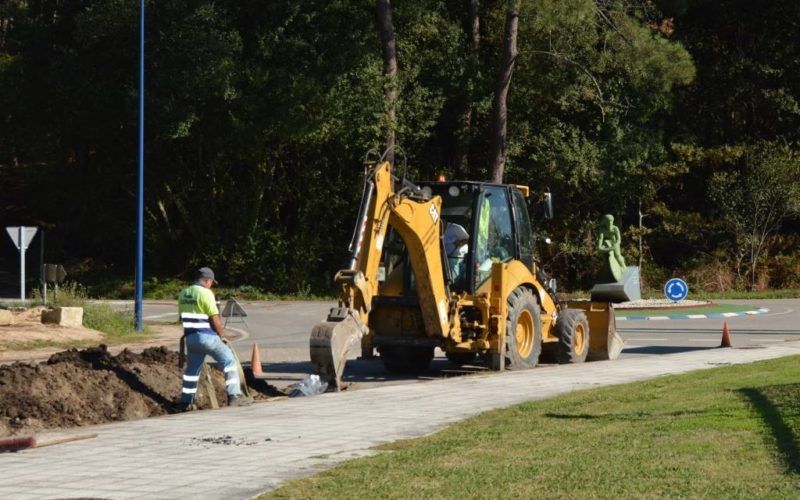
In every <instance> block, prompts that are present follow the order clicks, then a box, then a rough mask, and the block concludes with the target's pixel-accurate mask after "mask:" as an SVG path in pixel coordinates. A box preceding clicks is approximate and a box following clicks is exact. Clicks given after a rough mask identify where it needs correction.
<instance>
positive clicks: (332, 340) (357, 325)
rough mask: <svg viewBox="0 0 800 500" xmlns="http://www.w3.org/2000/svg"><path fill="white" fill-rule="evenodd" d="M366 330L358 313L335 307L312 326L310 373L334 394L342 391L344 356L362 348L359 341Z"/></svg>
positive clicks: (345, 361)
mask: <svg viewBox="0 0 800 500" xmlns="http://www.w3.org/2000/svg"><path fill="white" fill-rule="evenodd" d="M368 331H369V329H368V328H367V326H366V325H365V324H364V323H363V322H362V321H361V319H360V318H359V315H358V312H357V311H355V310H353V309H349V308H344V307H334V308H333V309H331V312H330V314H329V315H328V318H327V320H326V321H323V322H322V323H319V324H317V325H316V326H314V329H313V330H312V331H311V339H310V342H309V345H310V348H311V367H312V370H313V373H315V374H317V375H319V377H320V379H322V380H324V381H326V382H327V383H328V387H329V388H332V389H333V390H335V391H339V390H340V389H341V388H342V375H343V374H344V366H345V364H346V363H347V355H348V354H349V352H350V351H351V350H352V349H355V348H359V349H360V347H361V338H362V337H363V336H364V335H365V334H366V333H367V332H368Z"/></svg>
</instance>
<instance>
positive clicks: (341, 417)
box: [0, 343, 800, 499]
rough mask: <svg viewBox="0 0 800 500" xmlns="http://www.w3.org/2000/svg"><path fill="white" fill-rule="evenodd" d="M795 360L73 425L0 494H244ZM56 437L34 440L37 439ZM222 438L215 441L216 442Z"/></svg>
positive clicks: (622, 368)
mask: <svg viewBox="0 0 800 500" xmlns="http://www.w3.org/2000/svg"><path fill="white" fill-rule="evenodd" d="M793 354H800V343H786V344H780V345H773V346H768V347H764V348H751V349H709V350H701V351H693V352H687V353H681V354H673V355H665V356H659V357H647V358H630V359H625V360H617V361H612V362H595V363H587V364H583V365H563V366H550V367H542V368H537V369H535V370H529V371H523V372H506V373H502V374H490V375H476V376H467V377H458V378H451V379H447V380H437V381H432V382H428V383H420V384H408V385H395V386H389V387H381V388H376V389H371V390H362V391H354V392H350V393H348V392H344V393H341V394H326V395H322V396H316V397H313V398H297V399H290V400H285V401H279V402H273V403H264V404H257V405H253V406H250V407H246V408H227V409H222V410H218V411H203V412H196V413H190V414H183V415H173V416H167V417H161V418H153V419H148V420H139V421H135V422H124V423H116V424H109V425H104V426H95V427H92V428H82V429H76V430H73V431H70V432H69V434H70V435H76V434H85V433H87V432H96V433H97V434H98V435H99V436H98V437H97V438H95V439H91V440H86V441H77V442H73V443H69V444H63V445H58V446H53V447H48V448H39V449H31V450H25V451H22V452H18V453H9V454H0V497H2V498H56V497H57V498H70V497H73V498H74V497H84V498H85V497H93V498H226V499H227V498H248V497H251V496H253V495H257V494H258V493H261V492H263V491H265V490H268V489H271V488H274V487H276V486H277V485H279V484H280V483H282V482H284V481H286V480H288V479H292V478H296V477H300V476H305V475H309V474H313V473H315V472H317V471H319V470H322V469H324V468H326V467H329V466H331V465H333V464H335V463H336V462H339V461H342V460H346V459H348V458H351V457H357V456H363V455H367V454H370V453H371V451H370V448H371V447H374V446H376V445H378V444H381V443H385V442H390V441H395V440H398V439H403V438H410V437H415V436H421V435H425V434H430V433H432V432H434V431H436V430H438V429H441V428H442V427H444V426H445V425H447V424H449V423H452V422H456V421H458V420H461V419H463V418H465V417H467V416H470V415H474V414H476V413H479V412H482V411H486V410H490V409H494V408H501V407H506V406H509V405H512V404H515V403H519V402H523V401H529V400H535V399H543V398H547V397H550V396H555V395H557V394H562V393H566V392H570V391H575V390H580V389H588V388H592V387H597V386H602V385H611V384H620V383H625V382H632V381H636V380H645V379H650V378H655V377H658V376H661V375H669V374H675V373H683V372H687V371H691V370H699V369H705V368H712V367H715V366H720V365H724V364H739V363H748V362H752V361H757V360H763V359H771V358H777V357H782V356H789V355H793ZM50 437H56V435H55V434H54V435H50V436H41V437H40V438H41V439H47V438H50ZM219 438H224V439H219Z"/></svg>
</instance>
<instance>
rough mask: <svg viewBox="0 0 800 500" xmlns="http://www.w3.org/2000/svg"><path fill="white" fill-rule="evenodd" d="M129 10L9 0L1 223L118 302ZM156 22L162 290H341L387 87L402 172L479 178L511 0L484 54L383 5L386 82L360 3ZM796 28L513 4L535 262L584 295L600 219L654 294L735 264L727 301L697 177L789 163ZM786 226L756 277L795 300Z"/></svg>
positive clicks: (792, 13)
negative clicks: (215, 280)
mask: <svg viewBox="0 0 800 500" xmlns="http://www.w3.org/2000/svg"><path fill="white" fill-rule="evenodd" d="M138 5H139V3H138V1H134V0H88V1H85V2H77V3H76V2H44V3H42V2H23V1H20V0H10V1H6V2H3V3H2V4H0V88H2V89H3V92H2V93H0V184H2V186H3V210H1V211H0V223H3V224H5V225H13V224H19V223H20V221H26V222H24V223H26V224H29V225H37V226H40V227H43V228H45V229H47V231H48V240H47V241H48V248H47V256H46V260H48V261H50V262H64V263H66V264H67V265H68V268H69V269H68V270H69V271H70V274H71V275H72V276H73V277H75V278H76V279H78V280H79V281H81V282H82V283H90V284H93V285H101V284H103V283H105V286H104V287H103V286H95V287H93V288H92V294H93V295H96V294H102V295H106V296H111V295H116V296H125V297H129V296H130V293H131V289H130V287H129V283H126V281H127V280H129V277H130V276H132V275H133V269H132V267H131V265H132V263H133V259H132V248H133V247H134V245H133V239H134V236H135V234H134V231H133V227H134V214H135V213H134V210H133V207H134V195H135V193H134V190H135V175H136V174H135V173H136V160H137V156H138V153H137V147H136V136H137V126H138V118H137V109H138V107H137V97H138V95H137V93H138V90H137V82H138V78H137V76H138V67H137V61H138V32H137V28H138ZM659 9H661V10H662V11H663V12H661V11H659ZM147 12H148V23H147V34H146V50H147V59H146V70H147V82H146V84H147V91H146V96H145V97H146V114H147V117H146V123H145V133H146V151H145V158H146V177H145V182H146V197H145V200H146V207H145V229H146V236H145V237H146V241H145V248H146V255H145V262H146V266H145V269H144V272H145V274H146V276H147V277H160V278H161V280H158V279H156V278H152V280H153V281H148V283H149V284H148V285H147V286H148V287H149V288H148V289H147V290H152V291H151V292H148V293H150V294H151V296H153V297H165V298H166V297H167V296H170V295H171V294H172V292H173V291H175V289H176V288H177V287H178V286H179V285H178V283H180V282H182V281H183V279H182V278H184V277H185V276H186V275H187V274H189V273H190V271H191V270H192V269H194V268H196V267H198V266H200V265H210V266H212V267H214V268H215V270H216V271H217V273H218V274H219V275H220V276H221V277H223V278H224V282H225V283H226V284H231V285H232V286H233V287H234V288H235V287H237V286H240V285H250V286H253V287H254V290H255V289H257V290H258V292H253V294H254V296H255V295H259V294H262V293H275V294H280V295H285V294H291V295H300V296H302V295H314V294H323V295H326V294H330V293H333V291H334V290H333V283H332V277H333V275H334V273H335V271H336V270H337V269H339V268H340V267H342V265H343V264H344V262H345V261H346V259H347V242H348V241H349V239H350V235H351V234H352V230H353V225H354V216H355V212H356V210H357V206H358V201H359V196H360V187H361V183H362V178H361V175H362V165H361V161H362V159H363V157H364V154H365V153H366V152H367V151H368V150H370V149H374V150H377V151H379V152H380V151H381V150H382V144H383V141H384V138H385V134H386V127H387V126H388V125H387V123H385V108H386V103H385V102H384V89H385V88H386V86H388V85H392V86H396V87H397V89H398V91H399V101H398V112H397V120H398V121H397V124H396V128H397V134H398V141H399V144H400V145H401V147H402V149H403V153H404V154H401V155H399V158H400V161H399V163H400V164H402V168H403V170H404V171H405V173H406V174H407V175H408V177H409V178H411V179H430V178H433V177H435V176H436V175H437V174H439V173H445V174H447V175H448V176H449V177H450V178H455V176H458V177H461V178H468V179H471V180H484V179H486V178H487V177H488V174H489V173H488V170H487V169H488V165H489V154H490V151H491V149H492V148H491V135H490V128H491V127H490V118H491V117H490V112H491V103H492V98H493V93H494V85H495V79H496V78H497V72H498V70H499V56H500V48H501V47H502V41H503V37H504V23H505V12H506V4H505V3H504V2H480V11H479V17H480V26H481V32H480V35H481V41H480V44H479V46H478V47H477V49H476V48H475V47H473V45H472V41H471V39H470V36H469V26H470V20H469V19H468V8H467V3H466V2H462V1H458V2H457V1H455V0H420V1H415V2H395V3H393V20H394V25H395V31H396V37H397V51H398V62H399V75H398V78H397V81H387V79H386V78H385V77H384V76H383V75H382V72H383V69H382V59H381V52H380V40H379V37H378V34H377V28H376V19H375V5H374V2H373V1H367V0H355V1H346V0H333V1H323V0H306V1H302V2H301V1H298V0H281V1H276V2H267V3H264V2H258V1H255V0H243V1H240V2H213V1H211V0H164V1H158V2H155V1H148V2H147ZM797 14H798V7H797V5H796V4H795V3H794V2H790V1H789V0H781V1H779V2H772V3H770V5H768V6H756V5H754V4H753V3H751V2H744V1H743V0H724V1H722V2H712V1H711V0H702V1H699V2H691V3H689V2H683V1H666V0H664V1H659V2H650V1H644V0H610V1H603V2H598V1H594V0H564V1H552V0H532V1H529V2H523V3H522V11H521V15H520V33H519V55H518V57H517V60H516V70H515V74H514V77H513V80H512V84H511V92H510V96H509V143H508V151H509V158H508V163H507V167H506V180H507V181H508V182H513V183H520V184H526V185H529V186H531V187H532V188H533V192H534V195H536V194H537V193H539V192H541V191H542V190H543V189H544V188H545V187H548V188H550V190H551V191H552V192H553V193H554V195H555V206H556V210H557V219H556V220H554V221H552V222H545V221H542V220H540V217H538V216H539V213H540V210H538V207H532V208H531V212H532V214H533V215H534V216H535V218H534V224H535V228H536V231H537V232H540V233H548V234H549V235H550V236H551V237H552V239H553V240H554V241H556V242H557V244H556V245H554V247H553V248H552V249H547V250H544V249H543V251H542V258H543V264H544V266H545V268H546V269H547V270H548V271H550V272H551V273H552V274H554V275H556V276H558V277H559V279H560V280H561V282H562V283H563V284H565V285H567V286H568V287H582V288H588V287H590V286H591V282H592V280H593V277H594V276H593V275H594V269H596V262H595V261H594V258H593V255H594V251H593V244H594V243H593V242H594V240H595V235H594V229H593V226H594V224H595V221H596V220H597V218H598V217H599V216H600V215H602V214H604V213H612V214H614V215H615V217H616V220H617V223H618V225H619V226H620V228H621V229H622V231H623V232H624V233H625V234H626V235H627V236H626V238H627V239H626V241H625V244H626V245H628V247H627V248H626V249H625V253H626V257H627V258H628V259H629V260H631V258H632V256H634V255H635V256H636V257H638V236H639V235H640V234H641V235H642V238H643V252H642V258H643V260H644V267H645V268H644V269H643V275H644V276H649V277H650V279H651V280H652V281H656V280H660V279H661V278H662V277H664V276H669V275H673V274H676V273H677V274H687V273H689V272H691V271H692V270H693V269H703V268H705V267H708V266H711V267H713V266H715V265H716V264H715V263H718V264H720V265H722V266H723V267H726V268H728V269H729V270H733V271H732V272H733V273H734V274H736V276H737V277H736V278H735V279H734V280H732V282H731V284H730V286H732V287H741V286H743V285H745V284H747V285H749V286H752V284H753V283H754V282H755V281H757V280H755V281H754V280H752V279H750V280H748V279H745V278H744V277H740V276H739V274H742V275H743V276H744V275H747V276H754V275H755V274H756V273H755V272H754V271H752V270H751V271H748V272H747V273H741V272H740V273H739V274H737V271H736V258H735V253H731V250H732V249H733V248H734V247H738V246H741V245H740V244H738V243H736V241H737V240H736V238H733V237H732V236H731V235H730V233H729V232H726V231H728V230H729V229H730V228H729V227H726V225H725V221H726V220H728V217H727V215H726V213H730V210H734V209H733V208H731V209H730V210H728V212H724V211H723V210H722V209H721V208H720V209H715V208H712V202H713V201H714V200H716V199H717V198H718V196H717V195H714V197H712V196H711V191H709V190H708V189H706V186H707V185H709V182H711V181H712V179H713V180H714V182H713V184H714V185H717V184H718V185H719V186H722V185H723V184H724V183H725V182H728V183H730V182H733V181H734V180H735V179H737V178H744V177H741V176H745V177H746V176H747V175H749V176H751V177H752V178H754V179H757V178H759V176H760V175H761V170H763V169H766V168H769V165H770V162H769V161H767V160H764V161H761V160H758V161H756V160H755V159H754V160H753V161H751V162H750V163H751V164H752V168H751V169H750V170H747V171H745V170H746V169H745V170H743V169H744V168H745V167H744V166H743V165H745V164H746V163H747V161H745V160H744V158H745V157H747V155H752V154H754V153H753V152H754V151H756V150H757V149H758V148H759V147H761V146H758V145H759V144H761V141H769V143H770V144H773V143H774V144H780V145H782V146H781V148H783V149H782V151H783V153H781V154H784V155H788V156H786V157H787V158H788V157H793V156H792V155H795V151H796V150H797V146H796V144H797V141H798V140H799V139H800V136H798V133H797V131H798V130H800V111H799V110H800V107H799V106H798V104H797V103H798V99H800V84H798V81H797V79H796V78H792V75H794V74H796V73H797V71H796V70H797V69H798V68H797V64H798V63H797V61H798V60H800V58H798V57H797V55H798V48H800V43H799V42H798V41H797V37H796V36H795V31H796V30H795V29H794V27H793V25H792V24H791V23H790V22H788V20H790V19H796V17H797ZM754 148H755V149H754ZM766 148H767V147H766V146H764V148H762V149H766ZM744 152H750V153H746V154H745V153H744ZM737 155H740V156H737ZM741 155H745V156H741ZM775 161H776V162H777V161H778V160H775ZM748 168H749V167H748ZM748 172H749V173H748ZM717 181H719V182H717ZM726 185H727V184H726ZM726 200H727V198H726ZM731 200H732V199H731ZM640 206H641V207H642V213H643V219H642V220H643V227H642V228H639V227H638V220H639V217H638V215H639V214H638V211H639V207H640ZM718 206H719V207H723V205H720V204H718ZM734 211H735V212H737V213H743V212H741V211H737V210H734ZM797 223H798V220H797V217H796V216H794V215H787V217H786V223H785V224H784V225H783V226H782V227H781V228H780V229H779V230H777V231H775V232H772V233H770V235H769V238H767V239H766V241H765V243H764V248H763V249H762V251H761V252H760V253H759V255H761V257H760V258H758V259H755V261H756V264H757V267H758V266H760V267H761V271H760V272H759V273H758V274H759V280H762V281H764V280H765V279H766V281H767V282H768V283H773V284H787V286H791V285H788V284H789V283H790V282H791V279H790V278H789V277H790V276H791V274H790V273H791V270H792V269H793V267H792V266H793V265H794V264H793V263H792V262H794V261H793V259H792V256H791V252H790V251H789V250H788V248H787V247H786V246H785V244H784V243H785V241H786V238H789V239H791V238H792V237H793V236H794V235H796V234H797ZM781 238H783V239H781ZM781 241H783V242H784V243H781ZM718 249H723V250H719V251H718ZM5 251H6V250H2V251H0V264H8V263H9V261H10V260H11V259H12V258H13V255H11V254H10V253H9V254H4V253H2V252H5ZM731 256H734V257H731ZM766 256H768V257H766ZM748 273H749V274H748ZM765 276H766V277H767V278H764V277H765ZM170 280H174V283H173V284H169V281H170ZM164 281H166V283H165V282H164ZM147 290H146V291H147ZM240 293H241V292H240ZM245 293H250V292H245ZM169 298H171V296H170V297H169Z"/></svg>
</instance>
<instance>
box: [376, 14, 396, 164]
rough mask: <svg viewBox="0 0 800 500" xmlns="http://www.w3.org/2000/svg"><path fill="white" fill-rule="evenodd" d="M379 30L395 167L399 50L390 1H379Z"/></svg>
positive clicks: (389, 156)
mask: <svg viewBox="0 0 800 500" xmlns="http://www.w3.org/2000/svg"><path fill="white" fill-rule="evenodd" d="M378 30H379V31H380V35H381V51H382V53H383V74H384V76H386V77H387V79H386V80H387V82H386V90H385V93H384V98H385V106H386V126H387V128H388V131H387V133H386V150H387V153H386V161H388V162H390V163H391V164H392V165H394V148H395V142H396V140H397V138H396V133H397V85H398V82H397V48H396V46H395V39H394V25H393V24H392V6H391V4H390V2H389V0H378Z"/></svg>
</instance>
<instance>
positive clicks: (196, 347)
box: [181, 333, 242, 404]
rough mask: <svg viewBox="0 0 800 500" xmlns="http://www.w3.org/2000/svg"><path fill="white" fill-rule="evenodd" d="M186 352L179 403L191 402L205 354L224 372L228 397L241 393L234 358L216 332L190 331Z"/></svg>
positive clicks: (195, 391)
mask: <svg viewBox="0 0 800 500" xmlns="http://www.w3.org/2000/svg"><path fill="white" fill-rule="evenodd" d="M186 354H187V356H188V358H189V360H188V362H187V364H186V371H185V372H184V373H183V389H181V403H184V404H191V403H192V401H194V396H195V394H197V386H198V385H199V383H200V371H201V370H202V368H203V363H204V362H205V360H206V356H207V355H208V356H211V357H212V358H214V360H215V361H216V362H217V363H219V365H220V366H221V367H222V369H223V371H224V372H225V390H226V391H227V392H228V397H231V396H238V395H240V394H241V393H242V388H241V383H240V381H239V372H238V369H237V366H236V360H235V358H234V357H233V353H232V352H231V349H230V347H228V346H226V345H225V344H224V343H223V342H222V339H221V338H219V336H218V335H216V334H213V335H212V334H207V333H190V334H189V335H187V336H186Z"/></svg>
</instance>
